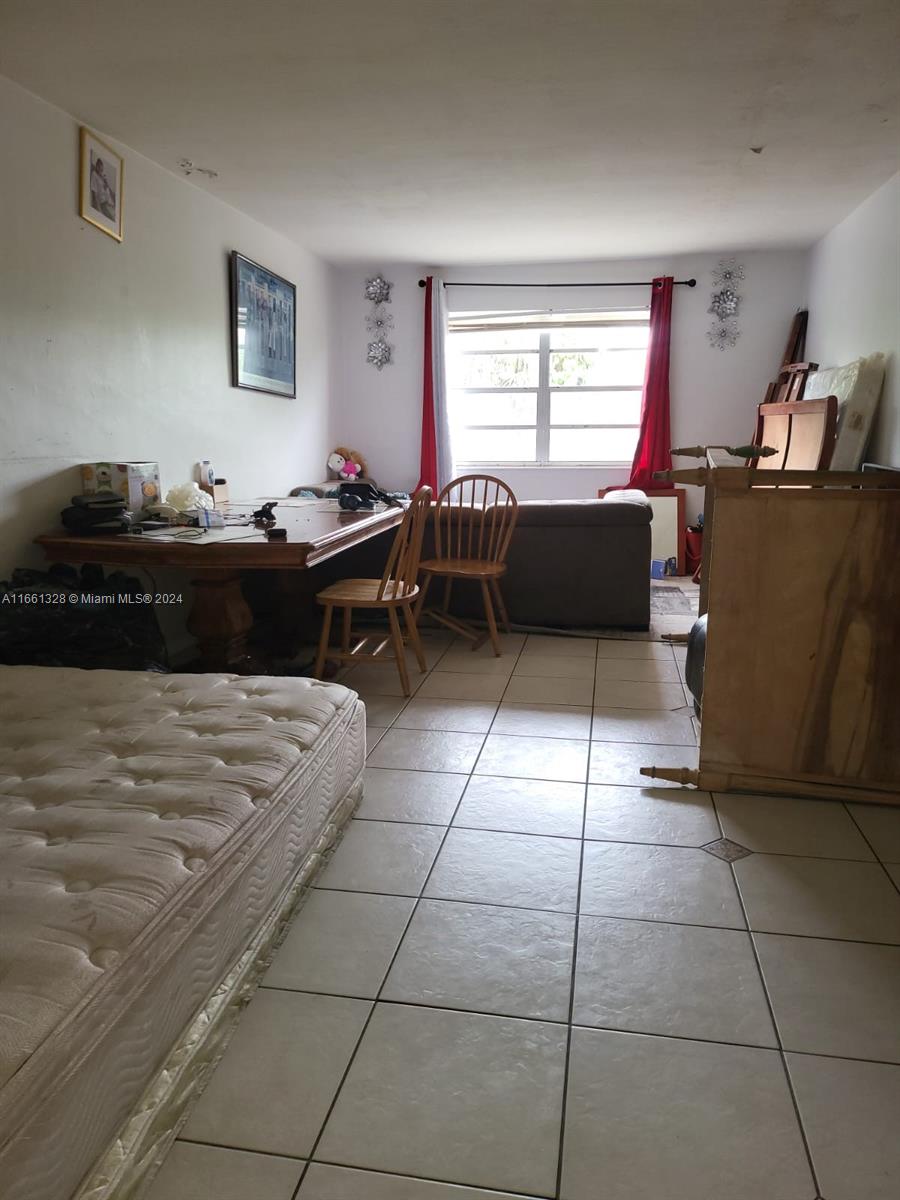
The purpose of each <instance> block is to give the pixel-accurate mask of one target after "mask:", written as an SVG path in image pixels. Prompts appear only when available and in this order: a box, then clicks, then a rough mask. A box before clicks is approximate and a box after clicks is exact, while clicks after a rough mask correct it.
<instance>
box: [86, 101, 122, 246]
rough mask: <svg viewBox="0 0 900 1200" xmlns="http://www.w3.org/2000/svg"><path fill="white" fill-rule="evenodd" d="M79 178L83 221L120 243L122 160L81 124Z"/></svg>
mask: <svg viewBox="0 0 900 1200" xmlns="http://www.w3.org/2000/svg"><path fill="white" fill-rule="evenodd" d="M79 179H80V182H79V200H80V205H79V211H80V213H81V217H82V219H83V220H85V221H88V222H90V224H91V225H95V226H96V227H97V229H102V230H103V232H104V233H108V234H109V236H110V237H111V238H115V239H116V241H117V242H121V240H122V198H123V197H122V188H123V186H124V183H125V160H124V159H123V158H122V156H121V155H120V154H116V152H115V150H113V149H111V148H110V147H109V146H107V144H106V142H101V140H100V139H99V138H98V137H97V135H96V134H95V133H91V131H90V129H85V127H84V126H83V125H82V127H81V171H80V176H79Z"/></svg>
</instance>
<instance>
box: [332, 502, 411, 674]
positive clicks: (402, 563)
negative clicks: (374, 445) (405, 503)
mask: <svg viewBox="0 0 900 1200" xmlns="http://www.w3.org/2000/svg"><path fill="white" fill-rule="evenodd" d="M432 494H433V493H432V491H431V488H429V487H422V488H419V490H418V491H417V492H416V494H415V495H414V496H413V498H412V500H411V501H410V505H409V508H408V509H407V510H406V513H405V515H404V517H403V522H402V524H401V525H400V527H399V529H398V530H397V534H396V536H395V538H394V544H393V546H392V547H391V552H390V554H389V555H388V560H387V563H386V565H385V568H384V574H383V575H382V576H381V578H380V579H340V580H338V582H337V583H333V584H332V585H331V586H330V587H327V588H325V590H324V591H322V592H319V594H318V595H317V596H316V600H317V601H318V603H319V604H322V605H324V606H325V616H324V619H323V621H322V636H321V637H320V638H319V652H318V654H317V655H316V665H315V668H314V670H313V674H314V675H315V677H316V678H317V679H321V678H322V672H323V671H324V669H325V659H326V656H327V657H330V658H336V659H337V660H338V662H341V663H348V662H352V663H356V662H372V661H374V660H376V659H378V660H379V661H381V660H385V659H386V660H387V661H390V660H391V658H393V659H394V660H395V661H396V663H397V671H398V672H399V675H400V684H401V686H402V688H403V695H404V696H409V695H410V694H411V692H410V686H409V672H408V671H407V669H406V656H405V654H404V650H403V633H402V632H401V629H400V618H399V616H398V615H397V610H398V609H399V610H400V611H402V613H403V618H404V621H405V622H406V629H407V633H408V634H409V642H410V645H411V646H412V648H413V650H414V652H415V655H416V662H417V663H418V664H419V670H420V671H425V670H427V667H426V664H425V655H424V653H423V651H422V642H421V639H420V638H419V631H418V630H417V629H416V622H415V617H414V616H413V611H412V606H413V601H414V600H415V599H416V597H417V596H418V594H419V589H418V586H417V585H416V577H417V576H418V574H419V558H420V557H421V554H422V534H423V533H424V532H425V522H426V520H427V519H428V512H429V510H430V508H431V497H432ZM335 608H341V609H343V610H344V618H343V627H342V631H341V648H340V650H335V649H329V646H328V638H329V636H330V634H331V618H332V614H333V612H334V610H335ZM354 608H373V609H374V608H384V609H386V610H387V615H388V622H389V623H390V634H389V636H388V637H380V635H371V634H368V635H365V636H360V635H357V636H358V637H359V641H358V642H357V643H356V645H355V646H351V644H350V643H351V641H352V640H353V637H354V634H353V629H352V623H353V610H354ZM376 637H378V638H379V640H378V645H377V646H376V647H375V649H374V650H371V651H368V649H367V647H368V645H369V642H370V641H373V640H375V638H376ZM389 644H390V645H392V647H393V651H394V653H393V655H389V654H385V653H383V651H384V650H385V649H386V647H387V646H388V645H389Z"/></svg>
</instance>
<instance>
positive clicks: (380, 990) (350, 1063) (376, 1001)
mask: <svg viewBox="0 0 900 1200" xmlns="http://www.w3.org/2000/svg"><path fill="white" fill-rule="evenodd" d="M452 645H453V643H452V642H451V646H452ZM524 645H525V642H524V641H523V643H522V646H524ZM449 649H450V647H448V650H449ZM521 652H522V651H521V647H520V650H519V654H521ZM516 661H518V656H517V659H516ZM429 674H430V671H429V672H426V678H427V676H428V675H429ZM507 686H508V685H507ZM410 698H411V697H410ZM498 709H499V704H498ZM494 715H495V717H496V713H495V714H494ZM492 724H493V721H492ZM486 737H487V734H485V738H486ZM483 745H484V741H482V747H483ZM480 755H481V750H479V752H478V756H479V757H480ZM477 762H478V758H477V757H476V760H475V762H474V763H473V764H472V769H471V771H469V772H468V781H467V782H466V785H465V787H463V789H462V792H461V793H460V796H459V799H458V800H457V802H456V807H455V808H454V810H453V815H452V816H451V818H450V821H449V823H448V824H447V827H446V829H445V830H444V835H443V837H442V838H441V841H440V845H439V846H438V848H437V852H436V853H435V856H434V858H433V859H432V860H431V865H430V866H429V868H428V871H427V872H426V875H425V878H424V879H423V880H422V886H421V888H420V889H419V892H418V895H417V896H415V897H414V900H415V903H414V904H413V907H412V911H411V912H410V914H409V917H408V919H407V921H406V924H405V925H404V927H403V932H402V933H401V935H400V938H399V939H398V941H397V945H396V947H395V948H394V953H393V954H392V955H391V959H390V962H389V963H388V964H387V967H386V968H385V972H384V975H383V977H382V980H381V984H380V986H379V988H378V991H377V992H376V994H375V998H374V999H373V1000H372V1002H371V1007H370V1009H369V1012H368V1015H367V1016H366V1019H365V1022H364V1023H363V1027H362V1029H361V1030H360V1033H359V1037H358V1038H357V1039H356V1043H355V1045H354V1047H353V1052H352V1053H351V1055H350V1058H349V1059H348V1061H347V1066H346V1067H345V1068H344V1071H343V1073H342V1075H341V1078H340V1081H339V1082H338V1085H337V1088H336V1089H335V1093H334V1095H333V1096H332V1098H331V1103H330V1104H329V1106H328V1110H327V1112H326V1113H325V1116H324V1118H323V1120H322V1124H321V1126H320V1127H319V1132H318V1134H317V1135H316V1138H315V1141H314V1142H313V1144H312V1147H311V1149H310V1152H309V1154H308V1156H307V1159H306V1164H305V1166H304V1167H303V1171H302V1172H301V1174H300V1178H299V1180H298V1181H297V1186H296V1187H295V1188H294V1191H293V1192H292V1194H291V1200H298V1198H299V1196H300V1189H301V1188H302V1187H303V1181H304V1180H305V1178H306V1176H307V1173H308V1172H309V1168H310V1166H311V1165H312V1163H313V1161H314V1160H315V1155H316V1150H317V1149H318V1147H319V1143H320V1142H321V1140H322V1138H323V1137H324V1135H325V1130H326V1128H327V1127H328V1122H329V1121H330V1120H331V1115H332V1113H333V1112H334V1109H335V1107H336V1105H337V1102H338V1099H339V1098H340V1095H341V1092H342V1090H343V1087H344V1084H345V1083H346V1081H347V1077H348V1076H349V1074H350V1071H351V1069H352V1067H353V1064H354V1062H355V1061H356V1056H357V1054H358V1053H359V1049H360V1047H361V1045H362V1043H363V1039H364V1038H365V1036H366V1031H367V1030H368V1028H369V1025H370V1024H371V1022H372V1018H373V1016H374V1015H375V1010H376V1009H377V1007H378V1004H379V1001H380V1000H381V995H382V993H383V991H384V988H385V985H386V984H387V981H388V977H389V975H390V973H391V970H392V969H393V966H394V963H395V962H396V960H397V956H398V954H399V953H400V949H401V947H402V946H403V943H404V941H405V939H406V935H407V933H408V932H409V928H410V926H411V924H412V922H413V919H414V918H415V915H416V913H417V912H418V911H419V905H420V904H421V902H422V900H423V898H424V896H425V889H426V888H427V886H428V881H429V879H430V878H431V875H432V873H433V871H434V868H435V864H436V863H437V861H438V858H439V857H440V854H441V851H442V850H443V848H444V844H445V842H446V841H447V838H448V836H449V834H450V830H451V828H452V827H453V818H454V817H455V816H456V814H457V812H458V811H459V806H460V805H461V804H462V801H463V797H464V796H465V794H466V789H467V788H468V786H469V782H470V781H471V779H472V776H473V775H474V773H475V767H476V765H477ZM363 765H364V768H365V764H363ZM460 774H462V772H460ZM338 890H339V889H338Z"/></svg>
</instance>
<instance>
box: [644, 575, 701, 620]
mask: <svg viewBox="0 0 900 1200" xmlns="http://www.w3.org/2000/svg"><path fill="white" fill-rule="evenodd" d="M695 611H696V609H695V608H694V605H693V604H692V602H691V601H690V600H689V599H688V597H687V596H686V595H685V594H684V592H683V591H682V590H681V588H680V587H675V586H674V585H671V584H669V585H667V586H662V585H660V584H655V583H652V584H651V585H650V612H651V613H652V614H653V615H655V616H657V617H667V616H680V615H681V614H682V613H685V614H691V613H693V612H695Z"/></svg>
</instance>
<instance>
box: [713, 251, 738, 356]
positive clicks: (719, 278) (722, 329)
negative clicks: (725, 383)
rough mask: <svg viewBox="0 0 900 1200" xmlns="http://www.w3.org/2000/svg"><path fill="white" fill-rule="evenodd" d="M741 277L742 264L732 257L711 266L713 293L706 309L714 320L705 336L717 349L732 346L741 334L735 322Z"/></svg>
mask: <svg viewBox="0 0 900 1200" xmlns="http://www.w3.org/2000/svg"><path fill="white" fill-rule="evenodd" d="M743 278H744V268H743V265H742V264H741V263H739V262H736V261H735V260H734V259H733V258H723V259H720V261H719V263H718V265H717V266H716V267H714V268H713V272H712V281H713V293H712V296H711V297H710V301H709V308H708V309H707V310H706V311H707V312H709V313H712V315H713V317H714V320H713V321H712V322H711V324H710V327H709V329H708V330H707V333H706V336H707V337H708V338H709V344H710V345H711V346H715V348H716V349H717V350H725V349H726V348H727V347H728V346H733V345H734V344H735V342H736V341H737V340H738V338H739V337H740V336H741V331H740V330H739V329H738V324H737V315H738V310H739V309H740V307H741V294H740V292H738V290H737V285H738V283H739V282H740V281H741V280H742V279H743Z"/></svg>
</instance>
